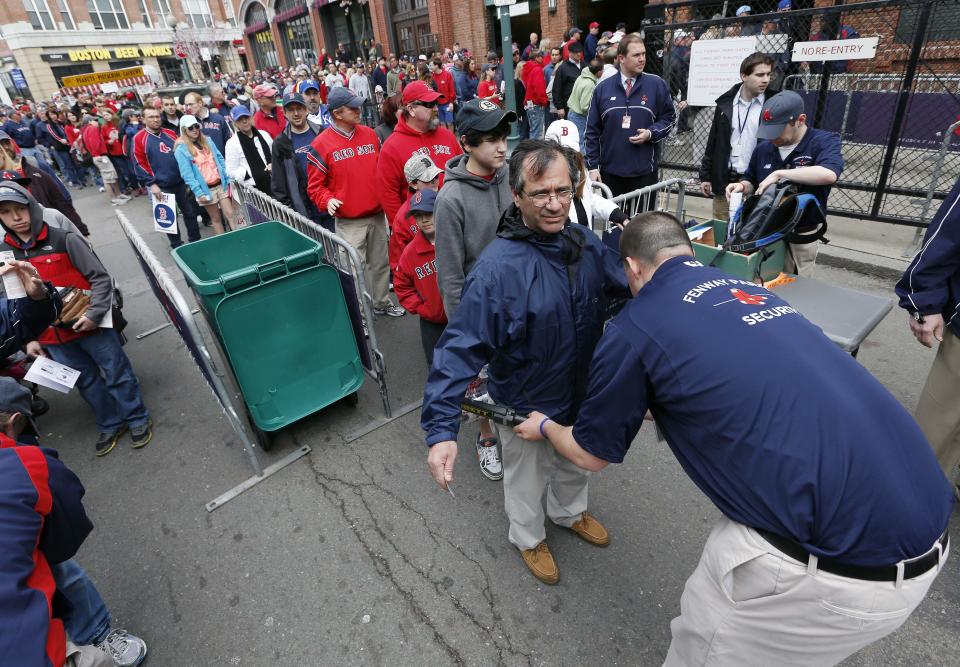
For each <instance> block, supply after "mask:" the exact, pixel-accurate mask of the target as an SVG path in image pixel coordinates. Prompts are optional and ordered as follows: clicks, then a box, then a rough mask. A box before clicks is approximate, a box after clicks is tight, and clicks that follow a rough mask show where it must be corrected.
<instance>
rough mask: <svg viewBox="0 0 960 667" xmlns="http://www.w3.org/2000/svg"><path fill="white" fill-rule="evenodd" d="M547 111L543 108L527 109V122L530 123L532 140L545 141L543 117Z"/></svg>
mask: <svg viewBox="0 0 960 667" xmlns="http://www.w3.org/2000/svg"><path fill="white" fill-rule="evenodd" d="M545 113H546V110H545V109H544V108H543V107H538V106H534V107H530V108H529V109H527V122H528V123H530V138H531V139H543V131H544V127H543V117H544V114H545Z"/></svg>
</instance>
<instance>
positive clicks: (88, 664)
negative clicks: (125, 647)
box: [64, 639, 116, 667]
mask: <svg viewBox="0 0 960 667" xmlns="http://www.w3.org/2000/svg"><path fill="white" fill-rule="evenodd" d="M64 665H65V666H66V667H114V666H115V665H116V663H115V662H114V661H113V658H111V657H110V656H109V655H107V654H106V653H104V652H103V651H101V650H100V649H98V648H97V647H96V646H92V645H90V644H88V645H86V646H77V645H76V644H74V643H73V642H72V641H70V640H69V639H68V640H67V661H66V662H65V663H64Z"/></svg>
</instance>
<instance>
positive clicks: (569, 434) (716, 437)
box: [515, 213, 953, 666]
mask: <svg viewBox="0 0 960 667" xmlns="http://www.w3.org/2000/svg"><path fill="white" fill-rule="evenodd" d="M620 249H621V255H623V257H624V258H625V260H624V261H625V271H626V274H627V280H628V282H629V283H630V288H631V291H632V292H633V293H634V294H635V297H634V298H633V299H632V300H631V301H630V302H628V305H627V306H626V307H625V308H624V309H623V311H622V312H621V313H620V314H619V315H618V316H617V317H616V318H615V319H614V320H613V321H612V322H611V323H610V324H609V325H608V326H607V328H606V331H605V333H604V335H603V338H602V339H601V341H600V344H599V345H598V346H597V349H596V351H595V353H594V356H593V362H592V368H591V371H590V385H589V388H588V391H587V397H586V399H585V401H584V403H583V405H582V407H581V408H580V412H579V415H578V417H577V419H576V420H575V422H574V426H573V427H572V428H571V427H567V426H561V425H560V424H557V423H554V422H553V421H551V420H549V419H547V418H546V417H545V416H544V415H543V414H541V413H539V412H535V413H532V414H531V416H530V418H529V419H528V420H527V421H525V422H524V423H523V424H521V425H520V426H518V427H516V429H515V430H516V432H517V434H518V435H519V437H521V438H524V439H527V440H540V439H541V433H543V434H545V435H546V437H547V438H548V439H549V440H550V442H551V444H552V445H553V447H554V449H555V450H556V451H557V452H558V453H559V454H561V455H562V456H564V457H566V458H567V459H569V460H570V461H572V462H574V463H576V464H577V465H578V466H580V467H582V468H585V469H587V470H593V471H598V470H601V469H602V468H604V467H605V466H606V465H607V464H608V463H620V462H621V461H623V458H624V455H625V454H626V452H627V450H628V449H629V447H630V444H631V443H632V442H633V440H634V438H635V437H636V435H637V431H638V430H639V429H640V425H641V422H642V420H643V418H644V415H645V414H646V413H647V410H648V409H649V411H650V413H652V416H653V418H654V419H656V422H657V424H658V425H659V427H660V429H661V431H662V432H663V435H664V437H665V439H666V441H667V443H668V445H669V446H670V449H671V450H672V451H673V453H674V455H675V456H676V457H677V459H678V460H679V462H680V465H681V466H682V467H683V469H684V471H685V472H686V473H687V474H688V475H689V476H690V478H691V479H692V480H693V481H694V483H696V485H697V486H698V487H699V488H700V489H701V490H702V491H703V492H704V493H705V494H706V495H707V496H708V497H709V498H710V499H711V500H712V501H713V502H714V504H715V505H716V506H717V508H718V509H719V510H720V511H721V512H722V514H723V517H722V518H721V520H720V521H719V523H718V524H717V526H716V527H715V528H714V529H713V532H712V533H711V534H710V537H709V538H708V539H707V543H706V546H705V548H704V551H703V555H702V557H701V559H700V563H699V565H698V566H697V569H696V570H695V571H694V573H693V575H692V576H691V577H690V578H689V579H688V580H687V583H686V587H685V588H684V592H683V595H682V597H681V599H680V616H679V617H678V618H676V619H674V620H673V622H672V623H671V630H672V634H673V641H672V643H671V645H670V649H669V653H668V654H667V659H666V664H667V665H735V664H736V665H739V664H743V663H744V661H747V662H749V664H755V665H783V664H790V665H801V664H802V665H817V666H821V665H827V664H834V663H838V662H840V661H841V660H843V659H844V658H845V657H847V656H848V655H851V654H852V653H854V652H855V651H857V650H859V649H860V648H862V647H864V646H866V645H867V644H870V643H871V642H874V641H876V640H878V639H880V638H881V637H883V636H885V635H887V634H889V633H891V632H892V631H893V630H895V629H896V628H898V627H899V626H900V625H902V624H903V622H904V621H905V620H906V619H907V617H908V616H909V615H910V613H911V612H912V611H913V610H914V609H915V608H916V607H917V605H918V604H920V601H921V600H922V599H923V597H924V596H925V595H926V593H927V590H928V589H929V588H930V585H931V584H932V583H933V580H934V578H936V576H937V573H938V572H939V571H940V569H941V568H942V566H943V563H944V561H945V559H946V556H947V551H948V547H949V541H948V538H947V534H946V527H947V522H948V520H949V518H950V512H951V510H952V507H953V494H952V492H951V489H950V485H949V483H948V482H947V480H946V478H945V477H944V475H943V472H941V470H940V468H939V466H938V465H937V461H936V458H935V457H934V455H933V453H932V452H931V450H930V447H929V445H928V444H927V442H926V440H925V439H924V437H923V434H922V433H921V431H920V429H919V428H918V426H917V424H916V422H914V420H913V419H912V418H911V417H910V415H909V414H908V413H907V411H906V410H904V408H903V406H901V405H900V403H899V402H898V401H897V399H896V398H894V397H893V396H892V395H891V394H890V393H889V392H888V391H887V390H886V389H885V388H884V387H883V386H882V385H881V384H880V383H879V382H878V381H877V380H876V379H875V378H874V377H873V376H872V375H871V374H870V373H869V372H868V371H867V370H866V369H864V368H863V367H862V366H860V364H858V363H857V362H856V360H854V359H853V358H852V357H850V356H849V355H848V354H845V353H844V352H843V351H842V350H841V349H840V348H839V347H837V346H836V345H834V344H833V343H832V342H830V340H828V339H827V338H826V336H824V335H823V333H822V332H821V331H820V329H818V328H817V327H816V326H814V325H813V324H811V323H810V322H808V321H807V320H805V319H804V318H803V317H802V316H801V315H800V314H799V313H797V311H795V310H794V309H793V308H791V307H790V305H789V304H788V303H786V302H785V301H783V300H782V299H780V298H778V297H777V296H775V295H774V294H772V293H771V292H769V291H767V290H765V289H763V288H762V287H759V286H757V285H754V284H752V283H748V282H746V281H742V280H739V279H735V278H733V277H731V276H730V275H728V274H725V273H723V272H722V271H719V270H717V269H714V268H710V267H705V266H703V265H702V264H701V263H700V262H698V261H696V260H695V259H694V257H693V250H692V249H691V247H690V242H689V241H688V239H687V235H686V232H685V231H684V230H683V229H682V228H681V226H680V224H679V223H678V222H677V221H676V219H674V218H673V217H672V216H669V215H667V214H664V213H647V214H643V215H640V216H637V217H636V218H634V220H633V221H631V222H630V224H628V225H627V227H626V230H625V231H624V233H623V236H622V238H621V241H620ZM704 332H710V339H711V340H712V341H719V342H720V345H719V347H720V348H721V349H723V351H724V352H723V354H713V353H711V351H710V350H711V349H713V348H715V347H717V346H716V345H713V344H711V345H707V344H706V343H705V339H704ZM785 377H789V378H790V381H789V382H784V380H783V378H785ZM721 626H722V631H720V628H721Z"/></svg>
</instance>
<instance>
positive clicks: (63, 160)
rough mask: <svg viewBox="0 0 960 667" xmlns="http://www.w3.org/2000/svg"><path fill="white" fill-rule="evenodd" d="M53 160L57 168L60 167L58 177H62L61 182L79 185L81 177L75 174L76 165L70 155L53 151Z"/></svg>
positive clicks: (65, 152)
mask: <svg viewBox="0 0 960 667" xmlns="http://www.w3.org/2000/svg"><path fill="white" fill-rule="evenodd" d="M53 159H54V161H55V162H56V163H57V166H58V167H60V175H61V176H62V177H63V180H65V181H67V182H68V183H71V184H73V185H80V183H81V180H82V177H81V176H80V174H79V173H78V172H77V165H76V164H74V162H73V158H72V157H70V153H68V152H67V151H58V150H55V151H53Z"/></svg>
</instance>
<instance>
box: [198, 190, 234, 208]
mask: <svg viewBox="0 0 960 667" xmlns="http://www.w3.org/2000/svg"><path fill="white" fill-rule="evenodd" d="M226 198H227V191H226V189H225V188H224V187H223V185H211V186H210V201H208V202H206V203H204V202H200V200H199V199H197V201H198V202H200V205H201V206H210V205H211V204H216V203H218V202H219V201H220V200H221V199H226Z"/></svg>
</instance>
